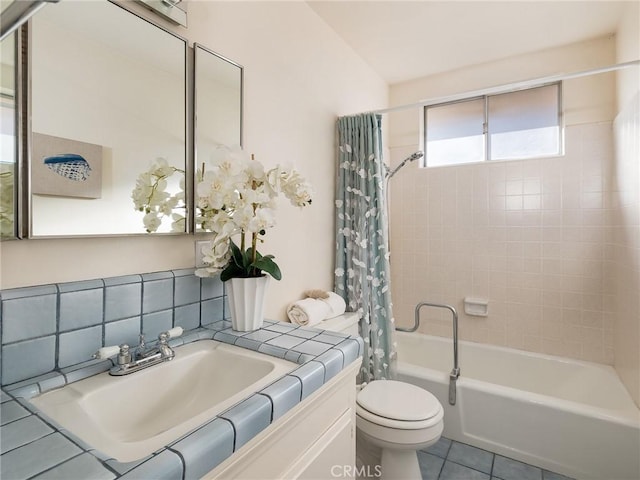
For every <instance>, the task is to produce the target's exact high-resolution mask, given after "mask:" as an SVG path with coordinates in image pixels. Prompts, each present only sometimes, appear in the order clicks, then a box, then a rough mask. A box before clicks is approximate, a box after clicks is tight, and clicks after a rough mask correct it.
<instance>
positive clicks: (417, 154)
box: [386, 151, 424, 181]
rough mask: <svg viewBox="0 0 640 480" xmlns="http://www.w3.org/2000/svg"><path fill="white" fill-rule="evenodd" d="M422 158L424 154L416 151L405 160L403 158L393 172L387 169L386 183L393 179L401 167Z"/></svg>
mask: <svg viewBox="0 0 640 480" xmlns="http://www.w3.org/2000/svg"><path fill="white" fill-rule="evenodd" d="M423 156H424V153H422V152H421V151H417V152H414V153H412V154H411V155H410V156H408V157H407V158H405V159H404V160H403V161H402V162H401V163H400V165H398V166H397V167H396V168H394V169H393V170H391V169H390V168H389V167H387V174H386V177H387V181H388V180H390V179H391V177H393V176H394V175H395V174H396V173H397V172H398V170H400V169H401V168H402V167H404V166H405V165H406V164H407V163H409V162H413V161H414V160H418V159H419V158H422V157H423Z"/></svg>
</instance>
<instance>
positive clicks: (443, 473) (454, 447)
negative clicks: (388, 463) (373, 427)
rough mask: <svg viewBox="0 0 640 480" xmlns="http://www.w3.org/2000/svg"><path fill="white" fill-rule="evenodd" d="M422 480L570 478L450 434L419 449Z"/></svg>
mask: <svg viewBox="0 0 640 480" xmlns="http://www.w3.org/2000/svg"><path fill="white" fill-rule="evenodd" d="M418 461H419V463H420V471H421V472H422V479H423V480H571V479H569V477H565V476H564V475H559V474H557V473H553V472H549V471H547V470H543V469H541V468H538V467H534V466H533V465H527V464H526V463H522V462H518V461H516V460H512V459H511V458H507V457H503V456H501V455H497V454H494V453H491V452H488V451H486V450H482V449H480V448H476V447H472V446H471V445H465V444H464V443H459V442H456V441H453V440H450V439H448V438H444V437H442V438H440V440H439V441H438V443H436V444H435V445H433V446H432V447H430V448H428V449H426V450H425V451H419V452H418Z"/></svg>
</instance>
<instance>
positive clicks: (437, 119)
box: [424, 83, 561, 167]
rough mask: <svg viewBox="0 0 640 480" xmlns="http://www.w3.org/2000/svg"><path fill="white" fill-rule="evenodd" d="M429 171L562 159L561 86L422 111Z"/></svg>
mask: <svg viewBox="0 0 640 480" xmlns="http://www.w3.org/2000/svg"><path fill="white" fill-rule="evenodd" d="M424 120H425V122H424V124H425V147H426V148H425V150H426V155H425V162H426V166H427V167H437V166H443V165H457V164H463V163H475V162H483V161H485V160H511V159H524V158H532V157H544V156H551V155H559V154H560V152H561V145H560V138H561V135H560V123H561V122H560V84H559V83H554V84H552V85H545V86H542V87H535V88H530V89H527V90H519V91H516V92H509V93H501V94H497V95H485V96H482V97H475V98H470V99H467V100H461V101H457V102H453V103H445V104H439V105H429V106H426V107H425V108H424Z"/></svg>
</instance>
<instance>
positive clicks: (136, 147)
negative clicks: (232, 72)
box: [29, 0, 187, 237]
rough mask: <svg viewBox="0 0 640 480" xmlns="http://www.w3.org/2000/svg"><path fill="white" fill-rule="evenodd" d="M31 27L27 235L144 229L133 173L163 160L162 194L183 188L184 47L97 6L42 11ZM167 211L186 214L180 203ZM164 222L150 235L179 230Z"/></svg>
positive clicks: (63, 5) (131, 17) (127, 15)
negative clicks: (165, 167)
mask: <svg viewBox="0 0 640 480" xmlns="http://www.w3.org/2000/svg"><path fill="white" fill-rule="evenodd" d="M30 25H31V26H30V34H31V38H30V46H29V48H30V56H31V57H30V69H31V103H30V108H31V138H30V146H29V151H30V162H29V166H30V195H29V201H30V205H29V207H30V208H29V210H30V222H31V223H30V236H31V237H43V236H44V237H46V236H58V237H60V236H64V237H68V236H79V235H80V236H81V235H123V234H135V233H145V231H147V230H148V228H147V227H146V220H145V222H143V218H144V217H145V212H140V211H136V210H135V208H134V201H133V199H132V193H133V191H134V188H135V187H136V183H137V181H138V177H139V176H140V175H141V174H143V173H144V172H147V171H149V170H150V169H151V168H152V166H153V165H154V164H156V162H157V159H159V158H163V159H165V160H166V162H167V165H168V168H169V169H170V170H171V169H173V170H172V171H173V172H176V173H177V175H172V176H171V177H170V178H169V179H168V181H167V185H166V188H165V190H166V191H167V192H168V193H169V194H173V193H177V192H182V191H183V190H182V186H181V185H180V183H181V181H180V180H181V177H182V183H184V174H185V170H186V164H187V162H186V158H187V141H186V138H187V135H186V128H187V127H186V91H187V90H186V88H187V85H186V65H187V43H186V41H185V40H184V39H182V38H179V37H177V36H175V35H174V34H172V33H170V32H168V31H165V30H163V29H161V28H160V27H158V26H156V25H154V24H152V23H150V22H148V21H147V20H144V19H142V18H140V17H138V16H137V15H135V14H132V13H131V12H129V11H127V10H125V9H123V8H122V7H120V6H118V5H116V4H114V3H111V2H109V1H106V0H103V1H94V2H60V3H57V4H54V5H50V6H48V7H47V8H44V9H43V10H42V11H40V12H39V13H38V14H37V15H35V16H34V17H33V18H32V19H31V22H30ZM146 180H147V181H148V182H147V183H148V184H147V185H146V186H145V189H146V190H145V192H146V194H148V195H154V192H155V189H154V188H153V187H154V185H153V181H154V177H149V176H147V178H146ZM161 186H162V187H165V185H161ZM160 200H161V199H158V198H155V197H154V199H152V201H151V203H152V204H153V203H156V204H157V203H158V202H159V201H160ZM165 207H166V205H165ZM172 207H173V210H172V211H173V212H174V213H176V214H177V215H181V216H185V215H186V212H185V205H184V198H183V197H182V202H178V204H177V205H170V206H169V209H170V210H171V209H172ZM169 213H171V212H169ZM172 223H173V222H172V219H171V218H170V217H164V219H163V221H162V223H161V224H160V225H158V226H157V230H152V231H157V232H164V233H168V232H172V231H173V230H172V228H174V229H175V228H176V226H177V228H178V230H179V231H180V232H182V233H184V232H185V231H186V229H185V222H184V221H182V222H175V223H174V224H173V225H172Z"/></svg>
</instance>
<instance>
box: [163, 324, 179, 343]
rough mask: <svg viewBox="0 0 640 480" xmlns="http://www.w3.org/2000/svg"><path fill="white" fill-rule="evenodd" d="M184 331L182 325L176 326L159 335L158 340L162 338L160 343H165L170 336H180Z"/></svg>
mask: <svg viewBox="0 0 640 480" xmlns="http://www.w3.org/2000/svg"><path fill="white" fill-rule="evenodd" d="M182 332H184V329H183V328H182V327H174V328H171V329H169V330H167V331H166V332H162V333H161V334H160V335H158V340H160V343H165V342H166V341H167V340H169V339H170V338H176V337H179V336H180V335H182Z"/></svg>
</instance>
